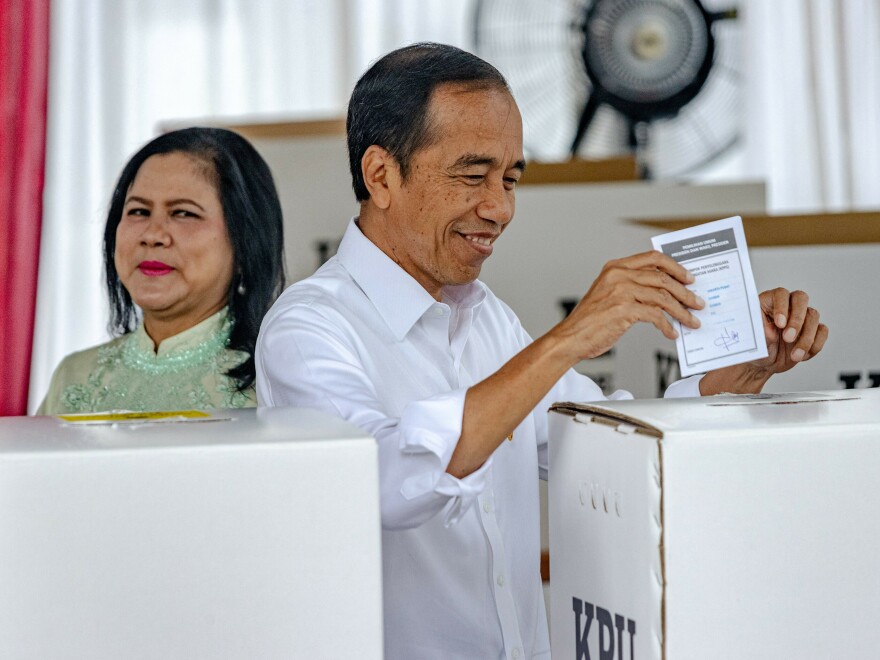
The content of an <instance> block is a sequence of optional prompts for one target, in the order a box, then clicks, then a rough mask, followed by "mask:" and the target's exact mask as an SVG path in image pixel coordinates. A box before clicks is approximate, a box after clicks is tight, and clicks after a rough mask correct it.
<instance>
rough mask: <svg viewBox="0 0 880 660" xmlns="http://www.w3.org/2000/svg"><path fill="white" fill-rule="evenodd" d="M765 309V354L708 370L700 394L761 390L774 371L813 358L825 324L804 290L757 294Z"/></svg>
mask: <svg viewBox="0 0 880 660" xmlns="http://www.w3.org/2000/svg"><path fill="white" fill-rule="evenodd" d="M759 298H760V301H761V310H762V311H763V312H764V336H765V338H766V340H767V357H766V358H762V359H760V360H754V361H752V362H746V363H745V364H738V365H735V366H732V367H725V368H724V369H716V370H714V371H710V372H709V373H707V374H706V375H705V376H703V379H702V380H701V381H700V392H701V393H702V394H704V395H705V394H718V393H720V392H740V393H746V392H760V391H761V389H762V388H763V387H764V384H765V383H766V382H767V381H768V380H769V379H770V377H771V376H772V375H773V374H779V373H782V372H784V371H788V370H789V369H791V368H792V367H793V366H795V365H796V364H798V363H799V362H806V361H807V360H809V359H811V358H812V357H814V356H815V355H816V354H817V353H819V351H821V350H822V347H823V346H824V345H825V341H826V340H827V339H828V326H826V325H825V324H824V323H819V312H818V311H816V310H815V309H814V308H812V307H810V306H809V302H810V298H809V296H808V295H807V294H806V293H804V292H803V291H789V290H788V289H783V288H778V289H772V290H770V291H764V292H763V293H762V294H761V295H760V296H759Z"/></svg>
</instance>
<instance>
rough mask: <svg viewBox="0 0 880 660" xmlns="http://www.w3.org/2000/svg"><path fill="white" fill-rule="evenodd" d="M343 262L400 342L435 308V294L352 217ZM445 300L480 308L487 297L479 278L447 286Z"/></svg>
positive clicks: (344, 239)
mask: <svg viewBox="0 0 880 660" xmlns="http://www.w3.org/2000/svg"><path fill="white" fill-rule="evenodd" d="M336 258H337V259H338V260H339V263H340V264H341V265H342V266H343V268H345V270H346V271H348V273H349V275H351V277H352V279H353V280H354V281H355V282H356V283H357V285H358V286H359V287H360V288H361V290H362V291H363V292H364V294H365V295H366V296H367V298H369V299H370V302H372V303H373V306H374V307H375V308H376V310H377V311H378V312H379V314H380V315H381V317H382V319H383V320H384V321H385V323H386V324H387V325H388V327H389V328H391V332H392V333H393V334H394V337H395V338H396V339H397V340H398V341H400V340H401V339H403V338H404V337H406V335H407V333H408V332H409V331H410V330H411V329H412V327H413V326H414V325H415V324H416V322H418V320H419V319H420V318H422V316H423V315H424V314H425V312H427V311H428V310H429V309H431V307H433V306H434V305H435V304H437V301H436V300H434V298H433V296H431V294H430V293H428V292H427V291H426V290H425V288H424V287H423V286H422V285H421V284H419V283H418V282H417V281H416V280H415V279H414V278H413V277H412V275H410V274H409V273H407V272H406V271H405V270H404V269H403V268H401V267H400V266H398V265H397V264H396V263H395V262H394V261H393V260H392V259H391V258H390V257H389V256H388V255H387V254H385V253H384V252H382V250H380V249H379V248H378V247H377V246H376V245H375V244H374V243H373V242H372V241H371V240H370V239H368V238H367V237H366V236H364V234H363V232H362V231H361V230H360V227H358V226H357V217H355V218H352V219H351V221H350V222H349V224H348V228H347V229H346V230H345V235H344V236H343V237H342V241H341V242H340V244H339V249H338V250H337V252H336ZM443 297H444V300H447V299H448V302H449V303H450V304H452V305H457V306H464V307H476V306H478V305H479V304H480V303H481V302H482V301H483V300H484V299H485V297H486V291H485V287H484V286H483V284H482V283H481V282H479V281H475V282H471V283H470V284H462V285H460V286H448V287H444V289H443Z"/></svg>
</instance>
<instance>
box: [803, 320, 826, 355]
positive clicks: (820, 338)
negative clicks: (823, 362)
mask: <svg viewBox="0 0 880 660" xmlns="http://www.w3.org/2000/svg"><path fill="white" fill-rule="evenodd" d="M826 341H828V326H827V325H825V324H824V323H820V324H819V328H818V329H817V330H816V338H815V339H814V340H813V345H812V346H811V347H810V350H809V351H808V352H807V357H806V358H804V359H805V360H809V359H810V358H812V357H815V356H816V354H817V353H818V352H819V351H821V350H822V349H823V348H824V347H825V342H826Z"/></svg>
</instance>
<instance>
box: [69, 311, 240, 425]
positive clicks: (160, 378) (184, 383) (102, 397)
mask: <svg viewBox="0 0 880 660" xmlns="http://www.w3.org/2000/svg"><path fill="white" fill-rule="evenodd" d="M231 329H232V325H231V323H229V321H228V320H227V321H225V322H224V323H223V325H222V326H221V327H220V329H219V330H218V331H217V332H216V333H214V334H213V335H211V336H210V337H209V338H207V339H206V340H205V341H202V342H200V343H198V344H196V345H195V346H191V347H186V348H181V349H178V350H173V351H169V352H168V353H166V354H164V355H157V354H156V353H154V352H153V351H152V350H150V349H147V348H144V347H142V346H139V345H138V342H137V337H135V335H134V333H132V334H131V335H127V336H125V337H121V338H120V339H118V340H115V341H112V342H110V343H109V344H107V345H106V346H102V347H101V348H99V349H98V359H97V364H96V366H95V369H94V370H93V371H92V372H91V373H90V374H89V375H88V377H87V379H86V382H85V383H76V384H73V385H69V386H67V387H66V388H65V389H64V390H63V392H62V394H61V401H62V404H63V405H64V406H65V407H66V408H67V409H68V410H69V411H70V412H90V411H100V410H116V409H125V410H137V411H143V410H180V409H189V408H194V409H198V410H204V409H209V408H242V407H245V406H247V405H250V404H252V399H251V398H250V397H249V396H248V395H247V394H245V393H242V392H239V391H238V390H237V389H236V387H235V382H234V381H233V380H232V379H231V378H228V377H227V376H225V375H224V374H225V372H226V371H228V370H229V369H230V368H232V367H234V366H237V365H238V364H240V363H241V362H243V361H244V360H245V359H246V356H245V355H244V354H242V353H239V352H237V351H230V350H227V348H226V345H227V344H228V342H229V335H230V332H231Z"/></svg>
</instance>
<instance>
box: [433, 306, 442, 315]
mask: <svg viewBox="0 0 880 660" xmlns="http://www.w3.org/2000/svg"><path fill="white" fill-rule="evenodd" d="M434 313H435V314H436V315H437V316H443V314H444V312H443V308H442V307H435V308H434Z"/></svg>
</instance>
